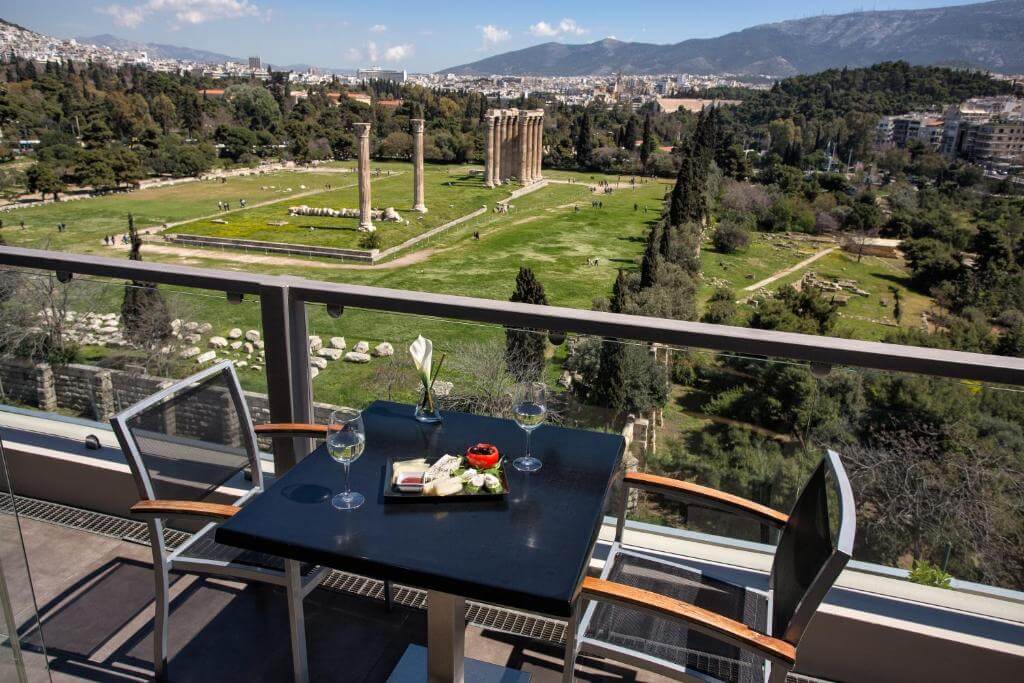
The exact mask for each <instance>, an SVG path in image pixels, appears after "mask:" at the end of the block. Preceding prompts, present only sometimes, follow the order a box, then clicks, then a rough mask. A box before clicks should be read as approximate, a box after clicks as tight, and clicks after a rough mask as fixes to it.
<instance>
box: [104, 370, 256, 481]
mask: <svg viewBox="0 0 1024 683" xmlns="http://www.w3.org/2000/svg"><path fill="white" fill-rule="evenodd" d="M111 422H112V423H113V425H114V429H115V431H116V432H117V436H118V439H119V441H120V442H121V448H122V450H123V451H124V452H125V454H126V456H127V458H128V460H129V465H130V466H131V468H132V473H133V474H134V475H135V479H136V484H137V485H138V487H139V495H140V497H142V498H146V499H151V500H152V499H163V500H188V501H202V500H205V499H207V498H208V497H209V496H210V494H212V493H213V492H214V491H215V490H216V489H217V488H218V487H220V486H222V485H223V484H225V483H226V482H228V481H229V480H231V479H232V478H234V477H235V476H236V475H238V474H239V473H240V472H242V471H243V470H244V469H245V468H246V467H250V468H252V485H253V486H259V487H262V472H261V470H260V463H259V451H258V449H257V446H256V438H255V434H254V432H253V427H252V421H251V418H250V417H249V411H248V407H247V406H246V403H245V398H244V394H243V393H242V390H241V387H240V385H239V383H238V377H237V376H236V375H235V372H234V367H233V365H232V364H231V363H230V362H225V363H220V364H218V365H215V366H213V367H211V368H209V369H207V370H204V371H202V372H199V373H197V374H195V375H192V376H191V377H188V378H186V379H184V380H181V381H180V382H177V383H176V384H174V385H172V386H170V387H168V388H166V389H163V390H161V391H159V392H157V393H156V394H154V395H153V396H150V397H148V398H146V399H145V400H143V401H141V402H139V403H137V404H135V405H133V406H131V407H130V408H128V409H127V410H125V411H123V412H121V413H120V414H118V415H117V416H115V417H114V418H113V419H112V420H111Z"/></svg>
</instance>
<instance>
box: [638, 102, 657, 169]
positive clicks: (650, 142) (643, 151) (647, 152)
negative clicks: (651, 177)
mask: <svg viewBox="0 0 1024 683" xmlns="http://www.w3.org/2000/svg"><path fill="white" fill-rule="evenodd" d="M652 154H654V131H653V130H651V115H650V114H647V116H645V117H644V133H643V141H642V142H641V143H640V164H641V165H642V166H643V168H644V170H645V171H646V170H647V164H648V163H650V161H651V155H652Z"/></svg>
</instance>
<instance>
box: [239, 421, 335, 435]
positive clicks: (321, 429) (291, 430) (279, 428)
mask: <svg viewBox="0 0 1024 683" xmlns="http://www.w3.org/2000/svg"><path fill="white" fill-rule="evenodd" d="M253 429H254V430H255V431H256V436H269V437H271V438H274V439H276V438H278V437H282V438H283V437H301V436H309V437H313V438H314V439H323V438H324V437H326V436H327V425H314V424H303V423H301V422H282V423H277V424H274V423H267V424H260V425H256V426H255V427H253Z"/></svg>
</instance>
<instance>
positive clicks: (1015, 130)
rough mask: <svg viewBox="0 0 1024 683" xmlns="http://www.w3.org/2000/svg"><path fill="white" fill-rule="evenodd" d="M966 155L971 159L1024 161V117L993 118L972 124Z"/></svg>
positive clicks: (997, 161) (1007, 161)
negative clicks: (1015, 118)
mask: <svg viewBox="0 0 1024 683" xmlns="http://www.w3.org/2000/svg"><path fill="white" fill-rule="evenodd" d="M971 133H972V134H971V135H969V136H968V137H967V139H966V140H965V143H966V144H965V149H964V150H963V152H964V156H966V157H967V158H968V159H970V160H971V161H977V162H992V163H1002V164H1012V163H1021V162H1022V161H1024V119H1017V120H1008V119H993V120H991V121H986V122H985V123H980V124H975V125H973V126H972V131H971Z"/></svg>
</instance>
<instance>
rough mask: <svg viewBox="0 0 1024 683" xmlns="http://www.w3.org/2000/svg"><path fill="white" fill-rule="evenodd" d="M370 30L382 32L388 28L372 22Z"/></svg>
mask: <svg viewBox="0 0 1024 683" xmlns="http://www.w3.org/2000/svg"><path fill="white" fill-rule="evenodd" d="M370 30H371V31H373V32H374V33H384V32H385V31H387V30H388V27H387V26H385V25H384V24H374V25H373V26H371V27H370Z"/></svg>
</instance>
